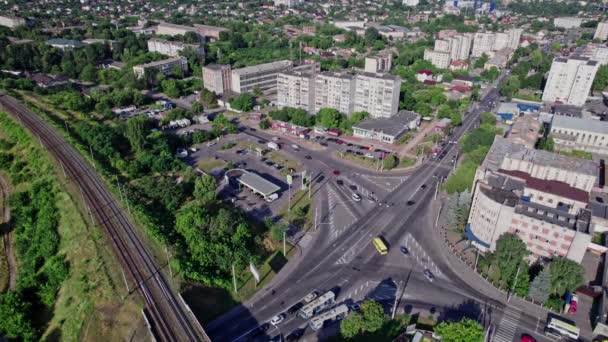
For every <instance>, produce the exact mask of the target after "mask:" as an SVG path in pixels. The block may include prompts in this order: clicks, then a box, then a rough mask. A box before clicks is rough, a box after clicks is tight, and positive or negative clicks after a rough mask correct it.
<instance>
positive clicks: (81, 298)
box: [0, 113, 146, 341]
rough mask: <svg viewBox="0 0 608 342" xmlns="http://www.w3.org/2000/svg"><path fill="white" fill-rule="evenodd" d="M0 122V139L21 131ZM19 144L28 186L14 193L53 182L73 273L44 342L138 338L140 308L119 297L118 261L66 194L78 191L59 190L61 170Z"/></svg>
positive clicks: (30, 145) (62, 249) (26, 142)
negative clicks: (37, 183)
mask: <svg viewBox="0 0 608 342" xmlns="http://www.w3.org/2000/svg"><path fill="white" fill-rule="evenodd" d="M0 120H1V122H2V124H0V134H2V133H3V132H8V130H9V129H10V130H14V131H19V130H21V129H20V128H19V126H18V125H17V124H16V123H15V122H13V121H12V120H11V119H9V117H8V116H7V115H5V114H3V113H2V114H0ZM3 130H4V131H3ZM15 143H16V145H15V146H14V147H13V149H12V151H11V152H12V153H13V154H15V156H17V158H18V159H20V160H22V161H24V162H26V163H27V167H26V168H27V169H29V171H28V177H29V178H28V181H25V182H23V183H21V184H14V187H15V189H16V190H25V189H27V188H28V187H29V186H30V184H31V180H32V179H36V178H41V177H47V178H49V179H50V180H51V181H52V182H53V183H54V184H55V185H56V187H57V189H58V191H57V194H56V207H57V212H58V214H59V224H58V228H57V230H58V233H59V236H60V245H59V252H58V255H62V256H64V258H65V260H66V261H67V263H68V264H69V270H70V272H69V276H68V277H67V278H66V279H65V281H64V282H63V283H62V284H61V287H60V289H59V292H58V293H57V298H56V301H55V304H54V306H53V307H52V308H51V310H52V312H51V315H50V316H51V317H50V318H49V319H50V320H49V322H48V324H47V325H46V330H45V332H44V336H43V337H42V340H62V341H63V340H65V341H77V340H85V341H107V340H120V339H125V338H127V336H129V337H131V338H132V337H135V336H137V335H136V334H135V333H134V332H135V330H136V329H139V328H141V327H142V326H143V322H142V319H141V318H139V319H134V317H140V316H141V315H140V314H139V310H140V307H141V303H138V302H136V301H135V300H134V298H126V299H123V298H121V296H122V294H124V293H125V292H126V291H124V285H122V278H121V275H120V273H119V272H118V270H117V267H118V265H117V263H116V259H114V258H113V257H112V256H111V255H110V254H109V253H110V252H109V248H108V246H106V245H105V240H104V238H103V236H102V234H101V232H100V231H99V230H98V229H97V228H94V227H92V226H91V225H89V223H88V222H87V220H86V219H85V216H83V215H82V214H81V213H82V212H84V211H80V210H79V208H78V203H80V202H79V201H78V199H76V198H72V197H71V196H70V194H69V193H68V192H67V191H66V190H72V193H74V194H78V192H77V189H75V188H74V187H73V186H72V185H71V183H67V188H62V187H61V186H62V185H65V183H64V182H63V180H60V179H59V178H58V176H59V175H60V172H61V171H60V169H59V168H58V167H56V166H54V164H53V163H52V162H51V160H50V158H49V156H48V155H47V154H46V152H45V151H43V150H41V149H40V148H39V147H38V145H37V144H36V143H34V142H33V140H32V139H31V137H29V136H28V138H27V139H22V140H15ZM80 209H81V210H84V208H82V207H81V208H80ZM117 284H118V285H117ZM121 286H123V287H121ZM143 334H144V335H143V336H137V337H138V338H145V334H146V332H145V331H143Z"/></svg>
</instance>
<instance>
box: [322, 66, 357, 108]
mask: <svg viewBox="0 0 608 342" xmlns="http://www.w3.org/2000/svg"><path fill="white" fill-rule="evenodd" d="M354 94H355V77H354V76H353V75H348V74H340V73H335V72H329V71H328V72H322V73H320V74H318V75H316V77H315V106H314V110H313V112H317V111H319V109H321V108H333V109H335V110H337V111H339V112H340V113H344V114H350V113H352V112H353V110H354V107H355V103H354V102H355V101H354V98H353V97H354Z"/></svg>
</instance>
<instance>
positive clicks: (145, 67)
mask: <svg viewBox="0 0 608 342" xmlns="http://www.w3.org/2000/svg"><path fill="white" fill-rule="evenodd" d="M176 68H179V69H181V71H182V72H186V71H188V60H187V59H186V58H184V57H174V58H169V59H163V60H162V61H156V62H151V63H146V64H139V65H136V66H134V67H133V73H134V74H135V77H137V78H144V77H145V75H146V73H147V72H151V71H152V72H158V73H161V74H163V75H171V74H173V72H174V70H175V69H176Z"/></svg>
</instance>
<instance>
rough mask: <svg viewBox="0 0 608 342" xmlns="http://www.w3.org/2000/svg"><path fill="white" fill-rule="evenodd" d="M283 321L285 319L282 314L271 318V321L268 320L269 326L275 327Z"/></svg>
mask: <svg viewBox="0 0 608 342" xmlns="http://www.w3.org/2000/svg"><path fill="white" fill-rule="evenodd" d="M284 319H285V314H284V313H280V314H278V315H276V316H274V317H272V319H270V324H272V325H275V326H276V325H278V324H279V323H281V322H283V320H284Z"/></svg>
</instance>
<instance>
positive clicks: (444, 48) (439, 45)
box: [433, 38, 451, 52]
mask: <svg viewBox="0 0 608 342" xmlns="http://www.w3.org/2000/svg"><path fill="white" fill-rule="evenodd" d="M450 45H451V44H450V40H449V38H447V39H437V40H435V46H434V47H433V50H435V51H437V52H450Z"/></svg>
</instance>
